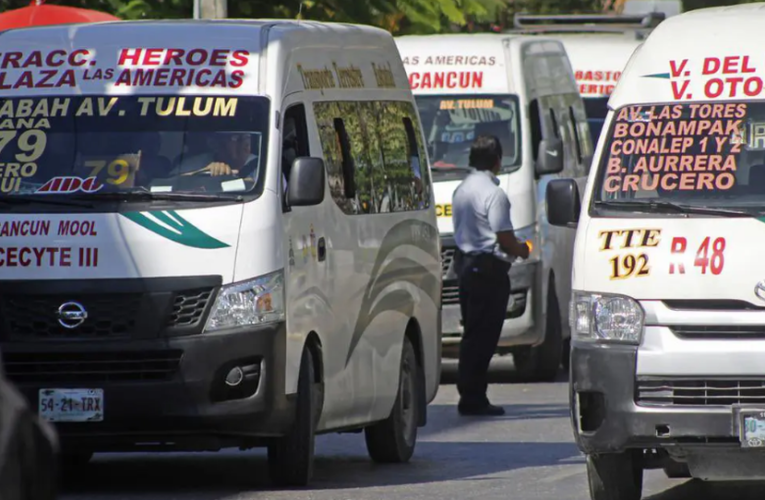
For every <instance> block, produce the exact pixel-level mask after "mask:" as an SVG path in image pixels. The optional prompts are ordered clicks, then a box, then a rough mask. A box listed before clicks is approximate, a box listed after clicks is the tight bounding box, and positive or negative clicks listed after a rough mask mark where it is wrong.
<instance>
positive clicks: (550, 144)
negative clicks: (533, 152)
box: [535, 137, 563, 177]
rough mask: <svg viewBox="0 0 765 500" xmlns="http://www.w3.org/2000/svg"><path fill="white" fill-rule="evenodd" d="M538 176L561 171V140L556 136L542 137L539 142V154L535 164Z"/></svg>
mask: <svg viewBox="0 0 765 500" xmlns="http://www.w3.org/2000/svg"><path fill="white" fill-rule="evenodd" d="M535 169H536V172H537V175H538V176H540V177H541V176H543V175H545V174H557V173H558V172H561V171H563V141H562V140H560V139H557V138H554V137H552V138H549V139H543V140H542V141H540V142H539V154H537V164H536V166H535Z"/></svg>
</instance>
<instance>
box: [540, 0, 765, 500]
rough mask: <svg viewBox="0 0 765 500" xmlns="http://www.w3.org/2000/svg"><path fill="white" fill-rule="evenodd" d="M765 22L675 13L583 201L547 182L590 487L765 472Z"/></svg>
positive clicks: (734, 14)
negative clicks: (650, 472)
mask: <svg viewBox="0 0 765 500" xmlns="http://www.w3.org/2000/svg"><path fill="white" fill-rule="evenodd" d="M763 22H765V4H763V3H759V4H748V5H737V6H731V7H724V8H722V7H721V8H713V9H703V10H697V11H691V12H688V13H684V14H680V15H678V16H675V17H672V18H670V19H667V20H666V21H664V22H663V23H662V24H661V25H659V26H658V27H657V28H656V29H655V30H654V31H653V32H652V33H651V34H650V35H649V37H648V39H647V40H646V41H645V42H644V43H643V45H642V46H641V47H640V48H639V49H638V51H637V52H636V53H635V54H634V55H633V57H632V59H631V60H630V62H629V64H628V65H627V67H626V69H625V71H624V74H623V75H622V77H621V79H620V80H619V83H618V84H617V86H616V89H615V90H614V93H613V94H612V95H611V99H610V100H609V107H610V108H611V111H609V114H608V117H607V118H606V123H605V128H604V129H603V130H604V133H603V135H601V137H600V142H599V143H598V146H597V149H596V152H595V161H594V162H593V168H592V172H591V174H590V177H589V179H588V183H587V189H586V190H585V192H584V193H583V197H582V199H581V203H580V196H579V189H578V187H577V184H576V183H575V182H574V181H573V180H556V181H554V182H551V183H550V184H549V185H548V188H547V205H548V216H549V218H550V222H551V223H552V224H556V225H559V226H569V227H576V250H575V255H574V271H573V284H574V293H573V300H572V303H571V308H572V315H571V325H572V332H573V336H574V337H573V344H572V353H571V414H572V423H573V428H574V432H575V436H576V440H577V443H578V445H579V447H580V449H581V450H582V451H583V452H584V453H586V455H587V471H588V474H589V477H590V489H591V495H592V498H593V499H594V500H615V499H620V500H621V499H633V500H634V499H637V498H639V497H640V495H641V487H642V483H643V470H644V469H652V468H664V469H665V471H666V473H667V474H668V475H670V476H675V477H677V476H689V475H692V476H693V477H696V478H700V479H705V480H739V479H742V480H743V479H763V478H765V363H763V360H764V359H765V329H764V328H763V324H765V279H764V278H765V264H764V263H763V259H762V255H761V253H760V248H761V247H760V246H759V242H760V241H762V238H761V236H762V234H763V227H765V226H763V221H765V205H763V200H764V198H763V196H765V195H764V193H765V175H763V174H765V105H764V104H763V100H762V95H763V94H762V92H763V78H765V59H763V57H762V54H761V53H760V51H759V50H758V49H757V47H758V44H756V43H754V42H755V41H757V40H758V39H760V38H762V37H763V35H762V29H761V27H762V24H763ZM699 33H703V34H704V35H703V36H701V37H699V36H697V35H698V34H699ZM572 232H573V231H572ZM758 235H759V236H758ZM747 242H748V243H747Z"/></svg>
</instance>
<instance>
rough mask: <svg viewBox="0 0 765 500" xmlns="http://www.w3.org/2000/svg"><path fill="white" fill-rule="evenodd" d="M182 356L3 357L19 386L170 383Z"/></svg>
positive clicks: (170, 353)
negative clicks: (35, 384) (41, 383)
mask: <svg viewBox="0 0 765 500" xmlns="http://www.w3.org/2000/svg"><path fill="white" fill-rule="evenodd" d="M182 354H183V352H182V351H180V350H162V351H118V352H55V353H53V352H45V353H41V352H35V353H15V352H14V353H3V365H4V368H5V372H6V376H7V377H8V379H9V380H11V381H13V382H16V383H34V382H45V383H62V384H65V383H79V382H126V381H162V380H168V379H170V378H172V377H173V375H174V374H175V373H176V371H177V370H178V366H179V364H180V361H181V356H182Z"/></svg>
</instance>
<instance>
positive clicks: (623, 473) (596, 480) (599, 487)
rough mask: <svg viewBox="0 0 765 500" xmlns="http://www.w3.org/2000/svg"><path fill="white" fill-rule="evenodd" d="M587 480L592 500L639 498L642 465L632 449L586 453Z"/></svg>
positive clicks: (634, 499) (641, 490) (641, 491)
mask: <svg viewBox="0 0 765 500" xmlns="http://www.w3.org/2000/svg"><path fill="white" fill-rule="evenodd" d="M587 480H588V482H589V484H590V498H591V499H592V500H640V498H641V497H642V496H643V467H642V465H641V464H640V463H639V461H638V460H637V454H636V453H635V452H634V451H627V452H623V453H606V454H603V455H587Z"/></svg>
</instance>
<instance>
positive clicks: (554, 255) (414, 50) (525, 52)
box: [396, 34, 592, 380]
mask: <svg viewBox="0 0 765 500" xmlns="http://www.w3.org/2000/svg"><path fill="white" fill-rule="evenodd" d="M396 44H397V45H398V49H399V51H400V53H401V57H402V58H403V61H404V66H405V68H406V71H407V73H408V75H409V83H410V85H411V88H412V92H413V93H414V96H415V100H416V102H417V107H418V110H419V115H420V118H421V120H422V126H423V129H424V133H425V141H426V142H425V146H426V148H427V150H428V157H429V159H430V161H431V164H430V170H431V171H432V173H433V183H434V184H433V186H434V191H435V200H436V214H437V216H438V229H439V232H440V234H441V241H442V262H443V279H444V291H443V311H442V325H443V341H444V355H445V356H448V357H451V356H456V354H457V352H458V349H459V343H460V338H461V336H462V333H463V324H462V318H461V315H460V307H459V294H458V288H457V276H456V274H455V272H454V269H453V265H452V264H453V262H452V258H453V255H454V250H455V248H456V246H455V243H454V226H453V223H452V213H451V202H452V193H453V192H454V190H455V188H456V187H457V186H458V185H459V183H460V182H461V181H462V179H464V178H465V177H466V176H467V175H468V173H469V172H470V170H471V169H470V167H469V165H468V157H469V152H470V147H471V144H472V142H473V140H474V139H475V138H476V137H477V136H478V135H481V134H491V135H495V136H497V137H498V138H499V140H500V142H501V144H502V151H503V154H504V156H503V158H502V169H501V171H500V173H499V176H498V177H499V182H500V186H501V187H502V189H504V190H505V192H506V193H507V195H508V197H509V198H510V201H511V203H512V210H511V214H510V215H511V219H512V222H513V226H514V227H515V230H516V235H517V237H518V238H519V239H520V240H522V241H523V240H525V241H527V242H528V244H529V245H531V248H532V250H531V255H530V257H529V259H527V260H524V261H521V262H516V263H515V264H513V266H512V268H511V269H510V287H511V299H510V301H509V303H508V306H507V314H506V319H505V322H504V325H503V327H502V333H501V337H500V340H499V347H498V352H499V353H500V354H508V353H510V354H512V355H513V358H514V361H515V365H516V367H517V369H518V370H519V372H520V373H521V374H522V375H523V376H524V378H529V379H533V380H553V379H554V378H555V377H556V375H557V373H558V371H559V366H560V365H561V362H562V361H563V362H564V364H565V362H566V360H567V359H568V355H567V345H568V339H569V330H568V309H567V307H566V304H568V301H569V297H570V289H571V255H572V252H573V236H574V235H573V234H572V233H571V232H570V231H567V230H565V229H564V230H561V229H558V228H554V227H551V226H550V225H549V224H548V223H547V216H546V214H545V206H544V197H543V193H544V188H545V186H546V184H547V182H549V181H550V179H554V178H556V177H558V176H560V175H562V176H565V177H573V178H579V179H580V180H581V181H582V182H584V179H585V178H586V175H587V169H588V167H589V164H590V158H591V156H592V141H591V139H590V132H589V127H588V124H587V115H586V113H585V108H584V104H583V102H582V98H581V96H580V95H579V92H578V89H577V84H576V81H575V80H574V75H573V72H572V69H571V64H570V62H569V59H568V57H567V56H566V51H565V49H564V47H563V44H562V43H561V42H559V41H557V40H553V39H549V38H545V37H535V36H515V35H501V34H476V35H468V34H464V35H428V36H404V37H399V38H397V39H396Z"/></svg>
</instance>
